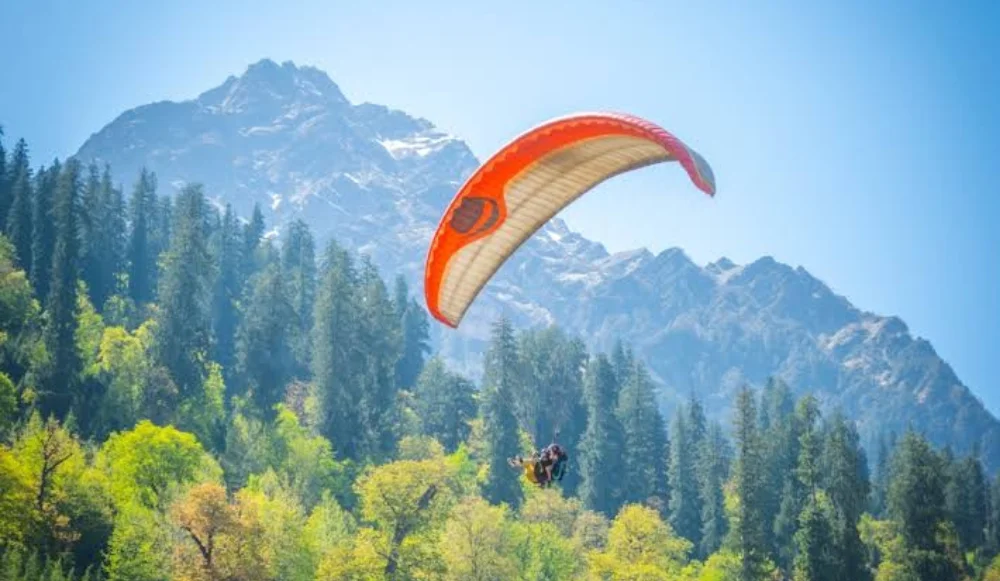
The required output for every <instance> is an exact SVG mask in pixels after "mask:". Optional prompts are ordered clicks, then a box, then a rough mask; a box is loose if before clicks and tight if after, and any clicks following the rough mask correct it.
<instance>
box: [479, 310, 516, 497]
mask: <svg viewBox="0 0 1000 581" xmlns="http://www.w3.org/2000/svg"><path fill="white" fill-rule="evenodd" d="M483 374H484V378H483V395H482V412H481V413H482V416H483V427H484V431H485V434H486V440H487V449H488V454H489V460H488V470H489V472H488V475H487V478H486V482H485V483H484V485H483V497H484V498H486V500H488V501H489V502H491V503H493V504H498V503H501V502H502V503H506V504H508V505H509V506H511V507H518V506H520V504H521V501H522V499H523V498H522V497H523V492H522V490H521V484H520V481H519V474H518V473H517V472H514V471H511V470H510V468H509V467H508V466H507V458H509V457H510V456H513V455H515V454H517V453H519V450H520V438H519V436H518V425H517V418H516V417H515V415H514V409H513V394H515V393H517V392H518V391H519V390H518V382H519V381H521V373H520V370H519V369H518V355H517V344H516V342H515V338H514V330H513V328H512V327H511V323H510V321H509V320H508V319H507V318H506V317H503V316H501V317H500V318H499V319H498V320H497V321H496V322H494V323H493V328H492V333H491V337H490V345H489V348H488V350H487V352H486V360H485V363H484V369H483Z"/></svg>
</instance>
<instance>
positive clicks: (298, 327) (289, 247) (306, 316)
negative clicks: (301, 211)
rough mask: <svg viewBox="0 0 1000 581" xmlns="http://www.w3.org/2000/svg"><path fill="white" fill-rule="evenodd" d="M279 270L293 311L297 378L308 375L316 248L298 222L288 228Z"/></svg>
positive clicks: (293, 341)
mask: <svg viewBox="0 0 1000 581" xmlns="http://www.w3.org/2000/svg"><path fill="white" fill-rule="evenodd" d="M281 263H282V268H283V269H284V272H285V277H286V278H287V279H288V289H289V293H288V296H289V299H290V300H291V303H292V309H293V310H294V312H295V321H294V323H295V324H294V327H293V330H292V351H293V352H294V353H295V360H296V369H295V374H296V376H297V377H300V378H305V377H308V375H309V360H310V354H311V352H312V343H311V340H310V337H311V335H310V333H311V330H312V316H313V306H314V304H315V302H316V248H315V242H314V240H313V236H312V233H311V232H310V231H309V227H308V226H307V225H306V223H305V222H303V221H302V220H295V221H294V222H292V223H291V225H290V226H289V227H288V235H287V237H286V239H285V244H284V246H283V247H282V258H281Z"/></svg>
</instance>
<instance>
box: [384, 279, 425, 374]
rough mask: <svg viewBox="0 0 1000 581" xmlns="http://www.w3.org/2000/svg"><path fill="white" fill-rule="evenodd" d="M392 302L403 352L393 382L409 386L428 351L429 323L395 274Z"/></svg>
mask: <svg viewBox="0 0 1000 581" xmlns="http://www.w3.org/2000/svg"><path fill="white" fill-rule="evenodd" d="M393 305H394V306H395V309H396V316H397V317H398V318H399V325H400V332H401V338H402V352H401V354H400V358H399V361H398V362H397V363H396V383H397V384H398V385H399V387H400V388H401V389H412V388H413V385H414V384H415V383H416V381H417V377H419V376H420V372H421V370H422V369H423V367H424V359H425V358H426V357H427V354H428V353H430V351H431V347H430V344H429V340H430V324H429V322H428V320H427V311H426V309H424V308H423V307H422V306H421V305H420V303H418V302H417V301H415V300H414V299H413V298H411V297H410V294H409V289H408V288H407V285H406V279H405V278H403V275H399V276H397V277H396V287H395V297H394V299H393Z"/></svg>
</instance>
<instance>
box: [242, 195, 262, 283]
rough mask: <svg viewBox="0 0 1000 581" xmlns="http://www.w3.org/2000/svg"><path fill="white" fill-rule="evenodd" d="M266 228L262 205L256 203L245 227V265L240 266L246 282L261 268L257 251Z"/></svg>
mask: <svg viewBox="0 0 1000 581" xmlns="http://www.w3.org/2000/svg"><path fill="white" fill-rule="evenodd" d="M264 227H265V226H264V215H263V214H262V213H261V211H260V204H258V203H257V202H254V204H253V214H251V216H250V222H248V223H247V224H246V225H245V226H244V227H243V252H242V253H241V256H242V258H243V263H242V264H241V266H240V271H241V274H242V279H243V280H244V281H249V280H250V278H251V277H253V275H254V273H256V272H257V269H258V268H259V266H260V262H259V260H258V256H257V249H258V248H260V243H261V240H262V239H263V237H264Z"/></svg>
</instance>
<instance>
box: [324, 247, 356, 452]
mask: <svg viewBox="0 0 1000 581" xmlns="http://www.w3.org/2000/svg"><path fill="white" fill-rule="evenodd" d="M357 285H358V282H357V274H356V271H355V268H354V264H353V260H352V259H351V256H350V255H349V254H348V253H347V251H345V250H343V249H342V248H341V247H340V246H339V245H338V244H337V243H336V242H335V241H331V242H330V243H329V244H328V246H327V249H326V252H325V255H324V263H323V267H322V272H321V274H320V284H319V287H318V289H317V292H316V306H315V309H314V312H315V315H314V317H313V341H312V345H313V356H312V372H313V383H314V385H315V388H316V390H317V394H316V395H317V397H318V399H319V403H320V408H321V412H320V418H319V425H320V432H321V433H322V434H323V436H325V437H326V438H327V439H328V440H330V443H331V444H333V447H334V450H335V451H336V452H337V456H338V457H340V458H347V459H351V460H358V459H359V457H360V456H359V454H360V452H361V442H360V440H359V435H360V434H361V433H362V427H361V409H360V400H361V393H360V390H359V388H358V387H357V381H356V377H357V375H358V373H359V369H358V367H359V361H358V358H357V357H356V356H355V355H356V349H357V333H358V331H357V328H358V326H359V322H358V310H357V308H356V307H355V304H354V302H355V297H356V296H357V291H356V289H357Z"/></svg>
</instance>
